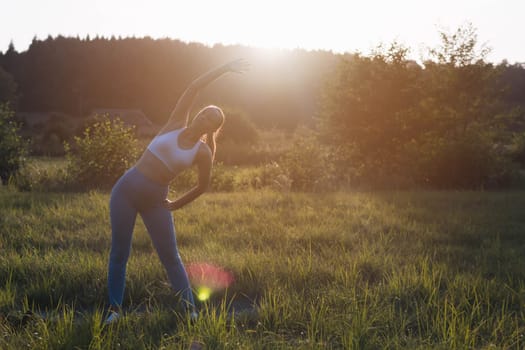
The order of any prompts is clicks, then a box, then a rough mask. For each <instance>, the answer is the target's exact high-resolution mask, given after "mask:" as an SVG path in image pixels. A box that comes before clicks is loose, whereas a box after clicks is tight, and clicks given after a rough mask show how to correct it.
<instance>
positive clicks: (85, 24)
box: [0, 0, 525, 61]
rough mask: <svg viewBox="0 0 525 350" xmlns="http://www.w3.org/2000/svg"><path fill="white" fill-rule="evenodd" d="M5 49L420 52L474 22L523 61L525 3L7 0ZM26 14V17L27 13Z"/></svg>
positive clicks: (504, 53)
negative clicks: (150, 42)
mask: <svg viewBox="0 0 525 350" xmlns="http://www.w3.org/2000/svg"><path fill="white" fill-rule="evenodd" d="M5 7H7V10H6V11H5V13H9V14H10V15H9V16H5V18H4V19H3V21H4V22H3V28H5V29H3V30H2V31H1V32H0V50H2V51H5V50H6V49H7V46H8V45H9V42H10V41H11V40H12V41H13V43H14V45H15V48H16V49H17V50H19V51H20V50H25V49H27V47H28V46H29V44H30V43H31V40H32V39H33V38H34V37H37V38H39V39H45V38H46V37H47V36H48V35H51V36H58V35H64V36H79V37H81V38H82V37H86V36H87V35H89V36H90V37H94V36H97V35H99V36H104V37H110V36H112V35H114V36H115V37H119V36H120V37H130V36H135V37H144V36H150V37H153V38H172V39H179V40H183V41H188V42H189V41H191V42H200V43H204V44H207V45H214V44H217V43H221V44H226V45H229V44H242V45H249V46H255V47H262V48H287V49H294V48H303V49H308V50H314V49H322V50H331V51H334V52H355V51H359V52H364V53H368V52H369V51H370V50H371V49H372V48H374V47H376V46H377V45H378V44H380V43H389V42H392V41H393V40H397V41H399V42H402V43H404V44H405V45H406V46H409V47H410V48H411V49H412V55H413V56H417V55H418V54H419V52H420V51H421V48H422V47H424V46H433V45H435V43H437V42H438V40H439V38H438V35H437V32H438V30H439V29H447V28H448V29H454V28H457V27H458V26H460V25H463V24H465V23H467V22H471V23H472V24H473V25H474V26H475V27H476V28H477V29H478V34H479V37H480V40H481V41H483V42H485V41H486V42H487V43H488V45H489V46H490V47H492V48H493V51H492V53H491V55H490V56H489V59H492V60H495V61H498V60H502V59H503V58H507V59H508V60H509V61H525V46H523V45H516V44H515V42H514V40H515V39H514V38H515V37H516V36H515V34H516V33H519V32H521V28H520V23H521V18H520V16H521V14H522V13H524V12H525V3H524V2H522V1H518V0H511V1H506V2H505V3H504V6H503V3H500V2H496V1H492V0H481V1H473V0H468V1H461V2H457V1H452V0H445V1H441V2H437V1H436V2H421V1H415V0H404V1H397V2H391V1H382V0H375V1H368V2H352V1H336V0H327V1H296V0H290V1H279V0H268V1H245V2H240V1H232V0H225V1H220V2H219V1H207V0H197V1H187V2H184V3H177V2H173V1H161V0H152V1H149V2H142V1H134V0H133V1H123V0H116V1H111V2H106V1H101V0H95V1H90V2H87V1H86V2H74V3H72V2H68V1H65V0H51V1H47V2H45V3H44V2H33V1H28V0H22V1H11V2H7V3H6V5H5V6H4V10H5ZM21 19H23V20H21Z"/></svg>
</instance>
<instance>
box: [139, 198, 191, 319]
mask: <svg viewBox="0 0 525 350" xmlns="http://www.w3.org/2000/svg"><path fill="white" fill-rule="evenodd" d="M140 214H141V216H142V220H143V221H144V225H145V226H146V228H147V229H148V232H149V235H150V237H151V240H152V241H153V245H154V246H155V249H156V250H157V253H158V255H159V258H160V261H161V262H162V264H163V265H164V268H165V269H166V272H167V274H168V279H169V281H170V283H171V286H172V288H173V289H174V291H175V293H177V294H180V296H181V298H182V300H183V302H184V303H185V304H186V305H184V306H185V307H187V308H188V309H189V310H192V311H193V308H194V307H195V303H194V300H193V294H192V291H191V287H190V282H189V280H188V275H187V274H186V270H185V269H184V265H183V263H182V260H181V258H180V255H179V250H178V248H177V240H176V238H175V227H174V226H173V217H172V215H171V212H170V211H169V210H167V209H165V208H164V207H160V206H158V207H154V208H151V209H149V210H147V211H145V212H141V213H140Z"/></svg>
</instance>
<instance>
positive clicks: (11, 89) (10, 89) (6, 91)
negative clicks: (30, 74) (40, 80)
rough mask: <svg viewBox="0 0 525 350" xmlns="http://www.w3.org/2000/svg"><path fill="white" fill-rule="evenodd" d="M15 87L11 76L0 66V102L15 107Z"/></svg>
mask: <svg viewBox="0 0 525 350" xmlns="http://www.w3.org/2000/svg"><path fill="white" fill-rule="evenodd" d="M16 89H17V85H16V83H15V80H14V79H13V76H12V75H11V74H9V73H7V72H6V71H5V70H4V69H2V67H0V104H2V103H7V104H9V105H10V106H11V107H12V108H14V107H16V100H17V96H16Z"/></svg>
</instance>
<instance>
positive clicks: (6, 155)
mask: <svg viewBox="0 0 525 350" xmlns="http://www.w3.org/2000/svg"><path fill="white" fill-rule="evenodd" d="M13 115H14V114H13V112H12V111H11V110H10V109H9V107H8V106H7V105H6V104H0V178H1V181H2V184H6V183H7V181H8V180H9V179H10V178H11V177H12V176H14V175H15V174H16V173H17V172H18V171H19V170H20V168H21V167H22V165H23V164H24V161H25V156H26V154H27V145H26V143H25V142H24V141H23V140H22V138H21V137H20V135H19V131H20V126H19V125H18V124H16V123H15V122H14V120H13Z"/></svg>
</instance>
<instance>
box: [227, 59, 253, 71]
mask: <svg viewBox="0 0 525 350" xmlns="http://www.w3.org/2000/svg"><path fill="white" fill-rule="evenodd" d="M226 67H227V68H228V70H229V71H230V72H234V73H244V72H246V71H247V70H248V69H249V68H250V63H248V61H246V60H245V59H244V58H239V59H236V60H234V61H231V62H228V63H226Z"/></svg>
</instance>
